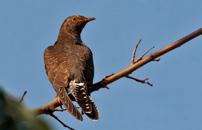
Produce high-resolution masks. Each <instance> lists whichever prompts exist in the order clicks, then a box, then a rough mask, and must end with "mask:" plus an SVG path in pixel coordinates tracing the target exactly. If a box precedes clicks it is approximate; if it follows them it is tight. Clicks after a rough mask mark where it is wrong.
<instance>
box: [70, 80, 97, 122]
mask: <svg viewBox="0 0 202 130" xmlns="http://www.w3.org/2000/svg"><path fill="white" fill-rule="evenodd" d="M70 86H72V87H71V88H74V90H73V91H72V94H73V96H74V97H75V99H76V101H77V103H78V104H79V106H80V107H81V109H82V112H83V113H85V114H86V115H87V116H88V117H89V118H91V119H92V120H98V118H99V114H98V110H97V107H96V106H95V104H94V102H92V101H91V99H90V95H89V94H88V91H87V87H86V84H84V83H75V82H70Z"/></svg>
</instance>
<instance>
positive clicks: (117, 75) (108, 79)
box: [90, 28, 202, 92]
mask: <svg viewBox="0 0 202 130" xmlns="http://www.w3.org/2000/svg"><path fill="white" fill-rule="evenodd" d="M199 35H202V28H199V29H197V30H196V31H194V32H192V33H190V34H188V35H186V36H184V37H183V38H181V39H179V40H177V41H175V42H173V43H171V44H169V45H167V46H166V47H164V48H162V49H160V50H158V51H156V52H154V53H153V54H151V55H149V56H147V57H145V58H144V59H142V60H139V61H138V62H136V63H134V64H132V65H130V66H129V67H127V68H125V69H123V70H122V71H119V72H117V73H114V74H113V75H111V76H108V77H106V78H104V79H102V80H101V81H100V82H97V83H95V84H93V86H92V87H91V90H90V92H94V91H97V90H99V89H100V88H104V87H105V86H107V85H108V84H110V83H112V82H114V81H116V80H118V79H120V78H122V77H124V76H125V75H129V74H131V73H132V72H133V71H135V70H137V69H139V68H140V67H142V66H143V65H145V64H147V63H149V62H151V61H156V59H158V58H159V57H160V56H162V55H164V54H166V53H168V52H169V51H172V50H174V49H176V48H178V47H180V46H181V45H183V44H185V43H186V42H188V41H190V40H192V39H194V38H196V37H198V36H199Z"/></svg>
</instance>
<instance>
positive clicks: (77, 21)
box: [60, 15, 95, 35]
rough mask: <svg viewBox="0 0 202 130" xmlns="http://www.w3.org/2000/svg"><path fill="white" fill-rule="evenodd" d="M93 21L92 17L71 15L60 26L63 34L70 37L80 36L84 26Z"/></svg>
mask: <svg viewBox="0 0 202 130" xmlns="http://www.w3.org/2000/svg"><path fill="white" fill-rule="evenodd" d="M93 20H95V18H92V17H84V16H80V15H73V16H69V17H68V18H66V20H65V21H64V23H63V24H62V26H61V29H60V30H62V31H63V33H70V34H71V35H80V33H81V31H82V30H83V28H84V26H85V25H86V24H87V23H88V22H90V21H93Z"/></svg>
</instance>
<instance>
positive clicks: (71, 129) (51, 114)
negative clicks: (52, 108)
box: [49, 113, 74, 130]
mask: <svg viewBox="0 0 202 130" xmlns="http://www.w3.org/2000/svg"><path fill="white" fill-rule="evenodd" d="M49 115H50V116H51V117H53V118H54V119H56V120H57V121H58V122H60V124H62V125H63V126H64V127H66V128H68V129H70V130H74V129H73V128H72V127H70V126H68V125H66V124H65V123H64V122H62V121H61V120H60V119H59V118H58V117H57V116H56V115H54V114H53V113H50V114H49Z"/></svg>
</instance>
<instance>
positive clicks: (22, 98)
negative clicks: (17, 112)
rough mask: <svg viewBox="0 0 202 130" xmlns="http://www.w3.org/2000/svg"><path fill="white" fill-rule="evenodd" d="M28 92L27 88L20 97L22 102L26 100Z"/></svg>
mask: <svg viewBox="0 0 202 130" xmlns="http://www.w3.org/2000/svg"><path fill="white" fill-rule="evenodd" d="M26 94H27V90H25V91H24V93H23V94H22V97H21V98H20V101H19V103H21V102H22V101H23V100H24V97H25V95H26Z"/></svg>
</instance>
